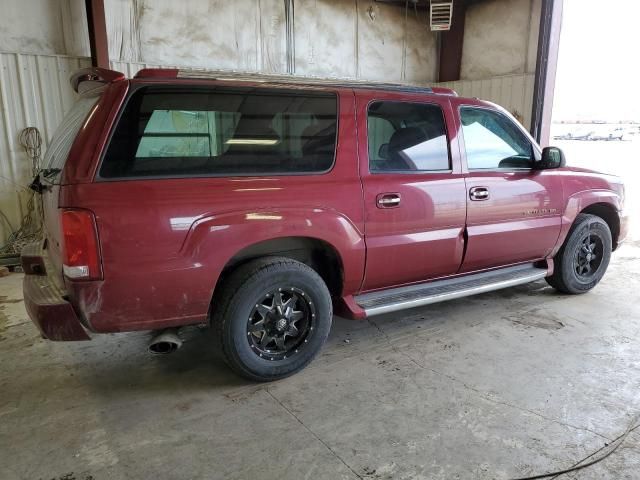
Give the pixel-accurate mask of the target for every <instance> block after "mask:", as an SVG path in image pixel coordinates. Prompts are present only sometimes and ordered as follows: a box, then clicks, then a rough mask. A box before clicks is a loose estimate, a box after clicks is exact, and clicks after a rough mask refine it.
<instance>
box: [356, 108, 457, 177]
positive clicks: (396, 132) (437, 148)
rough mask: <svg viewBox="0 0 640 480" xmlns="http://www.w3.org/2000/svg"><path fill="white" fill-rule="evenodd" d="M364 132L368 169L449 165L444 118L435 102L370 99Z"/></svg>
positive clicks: (405, 169)
mask: <svg viewBox="0 0 640 480" xmlns="http://www.w3.org/2000/svg"><path fill="white" fill-rule="evenodd" d="M367 133H368V140H369V170H370V171H371V172H384V171H393V172H415V171H438V170H449V169H450V168H451V167H450V162H449V148H448V142H447V134H446V130H445V124H444V117H443V115H442V110H441V109H440V107H439V106H437V105H429V104H424V103H408V102H374V103H372V104H371V105H370V106H369V113H368V117H367Z"/></svg>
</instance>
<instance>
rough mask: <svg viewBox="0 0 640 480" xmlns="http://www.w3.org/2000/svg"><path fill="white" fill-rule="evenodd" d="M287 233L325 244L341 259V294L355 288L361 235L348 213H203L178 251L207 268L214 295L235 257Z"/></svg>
mask: <svg viewBox="0 0 640 480" xmlns="http://www.w3.org/2000/svg"><path fill="white" fill-rule="evenodd" d="M287 237H301V238H309V239H314V240H321V241H323V242H325V243H327V244H328V245H330V246H331V247H332V248H333V249H334V250H335V251H336V252H337V254H338V256H339V260H340V261H341V263H342V268H343V270H344V284H343V292H344V294H348V293H352V292H355V291H357V290H358V289H359V288H360V285H361V284H362V279H363V277H364V265H365V250H366V249H365V241H364V234H363V233H362V232H361V231H360V229H359V228H358V227H357V226H356V225H355V224H354V223H353V222H352V221H351V220H350V219H349V218H348V217H346V216H345V215H343V214H342V213H340V212H338V211H335V210H332V209H326V208H272V209H269V208H265V209H260V210H251V211H231V212H225V213H220V214H215V215H205V216H203V217H201V218H199V219H197V220H196V221H195V222H194V223H193V224H192V225H191V227H190V229H189V232H188V233H187V236H186V238H185V240H184V243H183V245H182V247H181V249H180V254H181V255H183V256H186V257H191V259H192V261H193V262H194V264H195V263H198V264H201V265H202V266H203V267H205V268H206V270H207V271H209V272H212V275H213V277H212V278H211V293H212V294H213V290H214V288H215V286H216V284H217V283H218V278H219V275H220V272H222V270H223V269H224V267H225V265H227V264H228V262H229V261H230V260H231V259H232V258H233V257H234V256H235V255H237V254H238V253H239V252H241V251H242V250H244V249H246V248H248V247H251V246H252V245H255V244H258V243H261V242H264V241H267V240H274V239H278V238H287Z"/></svg>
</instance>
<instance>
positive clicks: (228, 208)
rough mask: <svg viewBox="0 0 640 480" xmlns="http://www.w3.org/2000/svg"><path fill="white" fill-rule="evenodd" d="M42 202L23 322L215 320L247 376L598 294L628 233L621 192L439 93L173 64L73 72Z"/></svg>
mask: <svg viewBox="0 0 640 480" xmlns="http://www.w3.org/2000/svg"><path fill="white" fill-rule="evenodd" d="M72 85H73V86H74V88H75V89H76V91H78V92H79V93H80V99H79V101H78V102H77V104H76V105H75V107H73V109H72V110H71V111H70V112H69V114H68V115H67V117H66V118H65V119H64V121H63V123H62V125H61V126H60V128H59V129H58V131H57V132H56V134H55V136H54V138H53V140H52V142H51V145H50V146H49V148H48V150H47V153H46V155H45V158H44V165H45V168H44V169H43V170H42V172H41V173H40V175H39V176H38V177H37V178H36V179H35V181H34V184H33V188H35V189H37V190H38V191H40V192H41V193H42V195H43V201H44V208H45V214H46V219H45V223H46V239H45V240H44V241H43V242H42V243H40V244H37V245H32V246H30V247H28V248H27V249H25V251H24V252H23V254H22V261H23V267H24V271H25V274H26V275H25V279H24V296H25V302H26V306H27V309H28V312H29V315H30V316H31V318H32V319H33V321H34V322H35V324H36V325H37V326H38V328H39V329H40V331H41V332H42V335H43V336H44V337H46V338H48V339H51V340H87V339H89V338H90V334H91V333H109V332H123V331H133V330H151V331H155V332H156V337H155V338H154V340H152V343H151V346H150V348H151V350H152V351H155V352H167V351H171V350H172V349H173V348H175V347H176V346H177V345H179V343H180V339H179V336H178V335H177V328H179V327H182V326H185V325H210V326H211V327H213V328H214V329H215V331H217V337H218V338H219V340H220V343H221V348H222V351H223V352H224V355H225V357H226V359H227V361H228V363H229V365H230V366H231V367H232V368H233V369H234V370H235V371H236V372H238V373H239V374H241V375H243V376H245V377H248V378H250V379H254V380H273V379H276V378H281V377H284V376H287V375H290V374H292V373H294V372H296V371H298V370H300V369H301V368H303V367H304V366H305V365H307V364H308V363H309V362H310V361H311V359H312V358H313V357H314V356H315V355H316V354H317V353H318V351H319V350H320V348H321V346H322V344H323V343H324V341H325V339H326V338H327V335H328V333H329V329H330V327H331V321H332V316H333V310H334V308H335V309H336V310H337V312H338V313H340V315H343V316H347V317H351V318H358V319H361V318H365V317H366V316H367V315H375V314H380V313H387V312H393V311H396V310H400V309H404V308H409V307H416V306H421V305H427V304H430V303H434V302H438V301H442V300H449V299H452V298H457V297H462V296H466V295H472V294H476V293H481V292H487V291H490V290H495V289H499V288H503V287H509V286H513V285H518V284H522V283H526V282H530V281H534V280H538V279H542V278H545V279H546V280H547V281H548V283H549V284H550V285H552V286H553V287H555V288H556V289H557V290H559V291H561V292H565V293H574V294H575V293H584V292H586V291H588V290H590V289H591V288H593V287H594V286H595V285H596V284H597V283H598V282H599V281H600V279H601V278H602V276H603V274H604V272H605V270H606V268H607V265H608V263H609V258H610V255H611V251H612V250H615V248H616V247H617V246H618V245H619V244H620V242H621V241H622V240H623V239H624V237H625V234H626V216H625V214H624V213H623V212H624V210H623V202H624V188H623V185H622V183H621V181H620V180H619V179H618V178H616V177H612V176H609V175H603V174H599V173H595V172H592V171H588V170H583V169H578V168H569V167H566V166H565V160H564V156H563V154H562V152H561V151H560V150H559V149H557V148H554V147H548V148H545V149H544V150H542V151H541V150H540V148H539V146H538V145H537V144H536V143H535V141H534V140H533V139H532V138H531V137H530V135H529V134H528V133H527V132H526V130H525V129H524V128H523V127H522V126H521V125H520V124H519V123H518V122H517V121H516V120H514V118H513V117H512V116H511V115H510V114H509V113H507V112H506V111H505V110H504V109H502V108H500V107H498V106H496V105H494V104H491V103H489V102H484V101H481V100H477V99H470V98H460V97H458V96H457V95H456V94H455V92H453V91H451V90H447V89H441V88H432V89H430V88H415V87H409V86H400V85H378V84H365V83H358V82H338V81H335V82H329V81H320V80H314V79H306V80H305V79H300V80H292V79H290V78H289V79H286V78H278V77H269V76H264V77H258V76H251V77H232V76H230V75H229V74H227V75H226V76H225V75H223V74H220V75H218V74H213V73H211V74H207V73H203V72H185V71H179V70H143V71H141V72H139V73H138V74H137V75H136V76H135V78H133V79H130V80H127V79H125V78H124V76H123V75H122V74H121V73H118V72H113V71H110V70H103V69H97V68H93V69H88V70H83V71H80V72H78V73H76V74H75V75H74V76H73V77H72Z"/></svg>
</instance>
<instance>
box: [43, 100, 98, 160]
mask: <svg viewBox="0 0 640 480" xmlns="http://www.w3.org/2000/svg"><path fill="white" fill-rule="evenodd" d="M98 98H99V97H88V98H81V99H80V100H78V101H77V102H76V103H75V105H74V106H73V107H72V108H71V110H69V112H68V113H67V114H66V115H65V117H64V118H63V119H62V122H61V123H60V125H59V126H58V128H57V129H56V131H55V133H54V134H53V137H52V138H51V141H50V142H49V146H48V148H47V151H46V153H45V154H44V158H43V159H42V168H43V169H56V170H58V171H59V170H62V168H63V167H64V164H65V162H66V161H67V157H68V156H69V150H71V145H72V144H73V141H74V139H75V138H76V135H77V134H78V131H79V130H80V127H81V126H82V123H83V122H84V120H85V118H87V114H88V113H89V111H90V110H91V108H92V107H93V106H94V105H95V104H96V102H97V101H98Z"/></svg>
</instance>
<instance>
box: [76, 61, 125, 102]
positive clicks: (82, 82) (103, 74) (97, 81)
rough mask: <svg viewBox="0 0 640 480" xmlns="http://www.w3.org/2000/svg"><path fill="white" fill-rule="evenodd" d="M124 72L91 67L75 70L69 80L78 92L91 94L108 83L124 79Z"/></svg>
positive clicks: (96, 92)
mask: <svg viewBox="0 0 640 480" xmlns="http://www.w3.org/2000/svg"><path fill="white" fill-rule="evenodd" d="M124 79H125V76H124V73H122V72H116V71H115V70H109V69H108V68H99V67H89V68H83V69H81V70H77V71H75V72H74V73H73V74H72V75H71V78H70V79H69V81H70V82H71V87H72V88H73V90H74V91H75V92H76V93H79V94H80V95H84V96H91V95H96V94H98V93H100V92H101V91H102V90H104V88H105V87H106V85H107V84H108V83H111V82H117V81H119V80H124Z"/></svg>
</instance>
